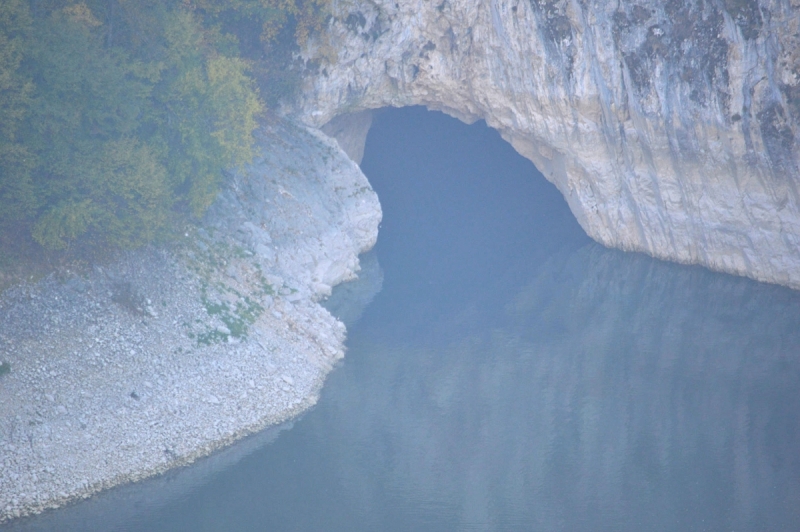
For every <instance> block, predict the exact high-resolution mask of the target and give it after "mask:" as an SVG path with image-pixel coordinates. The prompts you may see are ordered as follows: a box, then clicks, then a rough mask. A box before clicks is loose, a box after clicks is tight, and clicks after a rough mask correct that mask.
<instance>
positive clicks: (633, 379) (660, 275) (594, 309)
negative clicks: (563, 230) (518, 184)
mask: <svg viewBox="0 0 800 532" xmlns="http://www.w3.org/2000/svg"><path fill="white" fill-rule="evenodd" d="M506 311H507V320H508V321H507V324H506V325H505V326H502V327H492V328H480V327H479V325H478V324H475V327H474V329H473V334H471V335H469V336H468V337H466V338H452V339H451V343H450V344H449V345H447V346H446V347H445V348H443V349H426V348H424V347H419V346H416V345H414V344H413V343H411V344H409V345H398V344H392V345H386V344H385V343H383V342H382V341H381V339H380V338H379V337H375V336H374V335H372V334H370V333H369V332H367V331H364V332H363V333H361V334H358V335H354V338H353V343H354V346H353V348H352V351H355V352H358V355H357V356H358V360H357V362H356V363H354V364H353V366H356V367H351V366H349V365H348V366H346V367H344V368H342V370H341V372H340V374H339V375H337V377H338V378H339V379H341V380H342V381H344V382H339V383H337V386H335V387H331V389H330V392H331V393H330V397H329V398H328V402H327V404H326V410H328V411H329V412H330V413H329V415H326V416H324V417H323V416H316V417H314V418H313V420H312V419H309V421H310V422H311V423H312V424H313V425H314V427H315V430H316V431H317V432H318V433H319V434H327V435H328V436H329V437H330V435H332V434H336V437H335V438H334V441H335V442H336V443H335V447H337V448H342V449H353V450H357V451H353V452H345V453H341V454H340V455H339V460H338V461H337V465H338V472H337V475H338V476H339V477H340V478H343V479H346V485H348V486H350V485H357V486H362V489H363V490H364V491H365V492H368V493H376V492H381V491H384V492H388V493H392V495H393V496H394V497H396V498H398V499H400V500H405V501H409V502H410V504H409V505H410V506H412V507H413V506H415V504H414V503H413V502H411V501H426V503H427V504H428V505H431V506H433V507H436V508H449V510H450V513H451V514H452V516H451V519H452V521H451V524H455V525H456V527H457V528H458V529H470V528H474V529H476V530H487V529H488V530H509V529H515V528H519V529H532V528H535V529H537V530H670V531H673V530H674V531H677V530H728V531H729V530H792V529H797V527H798V524H800V456H799V455H798V453H797V452H796V451H797V449H798V448H800V421H799V419H800V418H799V417H798V412H800V364H799V363H798V353H800V327H799V326H800V298H798V295H797V294H796V293H794V292H791V291H789V290H785V289H781V288H778V287H772V286H765V285H759V284H757V283H754V282H751V281H748V280H745V279H740V278H734V277H730V276H723V275H716V274H712V273H710V272H707V271H704V270H702V269H699V268H688V267H683V266H677V265H671V264H665V263H661V262H658V261H655V260H652V259H649V258H646V257H643V256H638V255H626V254H623V253H620V252H615V251H610V250H606V249H604V248H601V247H599V246H597V245H593V244H592V245H589V246H586V247H584V248H582V249H580V250H578V251H577V252H571V253H565V254H560V255H557V256H555V257H553V258H551V259H550V260H549V261H548V262H547V263H546V264H545V265H544V266H543V267H541V269H539V270H538V272H537V273H536V275H535V276H534V277H533V279H532V280H531V282H530V283H528V284H527V285H526V286H525V287H524V288H523V289H522V290H521V291H520V292H519V293H518V294H517V295H516V296H515V297H514V298H513V300H511V301H510V302H509V304H508V305H507V308H506ZM351 358H354V354H353V355H351ZM363 374H368V375H369V376H370V378H369V379H368V380H366V381H365V380H364V379H363V378H362V375H363ZM347 381H350V382H347ZM376 469H378V470H380V471H382V474H381V475H380V476H376V475H375V470H376ZM364 486H369V487H366V488H365V487H364ZM387 504H389V503H388V502H387ZM367 507H371V505H367ZM378 511H379V512H381V511H385V510H378ZM443 528H446V527H443Z"/></svg>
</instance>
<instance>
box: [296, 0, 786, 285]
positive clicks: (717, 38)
mask: <svg viewBox="0 0 800 532" xmlns="http://www.w3.org/2000/svg"><path fill="white" fill-rule="evenodd" d="M799 35H800V0H641V1H640V2H638V3H634V2H632V1H629V0H626V1H623V2H609V3H606V2H586V1H585V0H528V1H525V0H508V1H502V2H501V1H499V0H432V1H428V0H403V1H397V2H395V1H394V0H392V1H389V0H350V1H344V0H339V1H336V2H334V18H333V20H332V21H331V24H330V28H329V33H328V34H327V35H326V36H324V37H322V38H321V39H320V42H322V41H325V42H324V46H323V45H320V44H319V43H317V44H318V45H319V46H317V47H315V46H314V45H312V46H311V47H310V48H309V49H308V50H307V51H306V58H307V61H308V65H309V66H310V67H312V68H311V71H312V72H313V74H311V75H309V77H308V78H307V80H306V83H307V86H306V91H305V95H304V97H303V98H304V99H303V100H302V101H301V102H300V103H299V104H298V107H297V108H296V109H295V112H296V114H298V115H299V116H300V117H301V118H302V119H303V120H304V121H305V122H307V123H309V124H312V125H316V126H322V125H324V124H327V123H328V122H330V121H331V120H332V119H334V118H336V117H337V116H340V115H346V114H351V113H354V112H358V111H363V110H368V109H375V108H380V107H384V106H405V105H425V106H427V107H428V108H430V109H438V110H442V111H444V112H446V113H449V114H451V115H453V116H456V117H458V118H460V119H462V120H464V121H466V122H472V121H475V120H478V119H485V120H486V122H487V123H488V124H489V125H490V126H492V127H494V128H496V129H497V130H499V131H500V133H501V134H502V135H503V137H504V138H505V139H507V140H508V141H509V142H510V143H511V144H512V145H513V146H514V147H515V148H516V149H517V151H519V152H520V153H521V154H522V155H524V156H525V157H527V158H529V159H530V160H532V161H533V162H534V163H535V164H536V165H537V167H538V168H539V169H540V170H541V171H542V172H543V173H544V174H545V176H546V177H547V178H548V179H550V180H551V181H552V182H553V183H555V184H556V186H557V187H558V188H559V189H560V190H561V192H562V193H563V194H564V196H565V197H566V198H567V201H568V202H569V205H570V207H571V209H572V211H573V213H574V214H575V216H576V217H577V219H578V220H579V222H580V223H581V225H582V226H583V228H584V229H585V230H586V232H587V233H588V234H589V235H590V236H591V237H593V238H594V239H596V240H597V241H598V242H601V243H603V244H605V245H607V246H611V247H617V248H621V249H625V250H636V251H643V252H646V253H649V254H651V255H653V256H656V257H660V258H664V259H669V260H673V261H678V262H685V263H697V264H702V265H705V266H707V267H709V268H711V269H715V270H720V271H725V272H730V273H735V274H740V275H747V276H749V277H753V278H755V279H759V280H763V281H769V282H775V283H781V284H786V285H789V286H793V287H795V288H800V199H799V198H798V186H799V185H800V182H799V176H798V167H800V153H799V152H800V150H799V149H798V144H799V142H798V141H799V138H800V137H799V135H800V133H799V131H800V130H798V124H800V37H799ZM331 47H332V48H333V49H335V50H337V51H338V59H337V60H336V61H335V62H334V63H333V64H332V63H331V62H330V61H326V60H323V59H320V58H321V57H323V56H325V55H329V53H328V52H325V53H323V50H328V51H329V50H330V49H331ZM353 122H354V123H355V124H356V125H355V126H353V127H354V128H355V129H356V130H358V131H356V132H355V134H354V137H355V138H359V137H361V138H363V131H362V130H364V131H365V129H364V124H365V123H366V124H367V125H366V127H368V122H365V120H364V119H359V120H354V121H353ZM343 123H345V122H343V121H342V120H341V119H339V121H338V122H334V123H333V125H331V126H329V128H330V129H331V130H334V132H337V131H336V130H337V129H338V130H339V131H338V132H339V133H341V131H340V130H341V129H342V128H341V124H343ZM359 128H361V129H359ZM351 136H353V135H351ZM350 140H351V142H352V138H351V139H350ZM348 151H349V152H354V153H358V149H357V148H352V147H351V148H350V149H349V150H348Z"/></svg>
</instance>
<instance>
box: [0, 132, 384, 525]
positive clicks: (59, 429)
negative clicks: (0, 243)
mask: <svg viewBox="0 0 800 532" xmlns="http://www.w3.org/2000/svg"><path fill="white" fill-rule="evenodd" d="M259 142H260V146H261V156H260V157H259V158H258V159H257V160H256V161H255V162H254V163H253V164H252V165H251V166H250V167H248V168H247V169H246V170H244V171H241V172H237V173H234V174H232V175H230V176H229V178H228V181H227V183H226V186H225V189H224V191H223V193H222V194H221V195H220V197H219V198H218V200H217V202H216V203H215V204H214V205H213V206H212V208H211V209H210V210H209V213H208V215H207V216H206V219H205V220H204V221H203V222H202V223H201V224H199V225H197V226H191V227H187V229H186V231H185V233H184V237H183V239H182V240H181V241H179V242H175V243H172V244H170V245H169V246H165V247H164V246H162V247H159V248H155V247H151V248H146V249H141V250H136V251H133V252H128V253H125V254H123V255H121V256H120V257H118V258H117V259H116V260H114V261H111V262H110V263H108V264H103V265H97V266H94V267H93V269H92V270H91V271H88V272H81V273H75V272H70V271H58V272H55V273H53V274H51V275H50V276H48V277H46V278H45V279H42V280H39V281H38V282H35V283H29V284H24V285H18V286H15V287H13V288H10V289H8V290H6V291H5V292H4V293H3V294H0V361H2V362H5V363H7V364H8V366H7V367H9V368H10V371H8V372H6V373H5V374H4V375H2V376H0V522H5V521H8V520H10V519H13V518H16V517H20V516H23V515H28V514H32V513H37V512H40V511H42V510H45V509H47V508H54V507H58V506H61V505H64V504H66V503H69V502H71V501H75V500H78V499H81V498H86V497H89V496H90V495H92V494H94V493H97V492H98V491H100V490H103V489H106V488H109V487H111V486H115V485H119V484H122V483H126V482H130V481H134V480H139V479H142V478H145V477H149V476H153V475H155V474H158V473H161V472H164V471H166V470H168V469H172V468H175V467H178V466H181V465H185V464H188V463H190V462H192V461H193V460H195V459H197V458H199V457H201V456H205V455H208V454H209V453H211V452H212V451H214V450H216V449H219V448H221V447H223V446H225V445H227V444H229V443H231V442H233V441H235V440H237V439H240V438H242V437H244V436H246V435H248V434H252V433H254V432H256V431H259V430H261V429H263V428H264V427H267V426H270V425H274V424H277V423H280V422H282V421H285V420H287V419H290V418H292V417H293V416H295V415H297V414H298V413H300V412H302V411H304V410H306V409H308V408H309V407H311V406H312V405H314V404H315V402H316V400H317V398H318V395H319V390H320V388H321V386H322V383H323V381H324V379H325V376H326V375H327V373H328V372H329V371H330V369H331V368H332V367H333V365H334V364H335V362H336V361H337V360H338V359H340V358H341V357H342V356H343V354H344V350H343V341H344V335H345V327H344V325H343V324H342V323H341V322H339V321H337V320H336V319H335V318H334V317H333V316H331V314H330V313H329V312H328V311H327V310H325V309H324V308H323V307H322V306H320V304H319V301H320V299H322V298H324V297H326V296H327V295H329V294H330V290H331V287H332V286H334V285H335V284H338V283H340V282H342V281H346V280H349V279H352V278H354V277H355V276H356V275H357V273H356V272H357V271H358V269H359V265H358V254H359V253H362V252H364V251H366V250H368V249H370V248H371V247H372V246H373V245H374V243H375V240H376V238H377V229H378V223H379V222H380V218H381V211H380V206H379V204H378V200H377V197H376V195H375V193H374V192H373V191H372V189H371V187H370V186H369V183H368V182H367V180H366V178H365V177H364V176H363V174H362V173H361V171H360V170H359V168H358V166H357V165H356V164H355V163H354V162H353V161H351V160H350V159H349V158H348V157H347V155H345V154H344V152H342V150H341V149H340V148H339V147H338V145H337V144H336V142H335V141H333V140H331V139H329V138H328V137H326V136H325V135H323V134H322V133H320V132H318V131H316V130H313V129H306V128H303V127H299V126H296V125H293V124H291V123H288V122H284V121H278V120H274V121H271V123H269V124H266V125H265V126H264V127H263V128H262V130H261V131H260V133H259Z"/></svg>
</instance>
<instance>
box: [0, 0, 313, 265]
mask: <svg viewBox="0 0 800 532" xmlns="http://www.w3.org/2000/svg"><path fill="white" fill-rule="evenodd" d="M326 2H327V0H306V1H303V0H221V1H214V0H195V1H191V0H184V1H178V0H172V1H169V0H168V1H157V0H86V1H80V2H76V1H71V0H4V2H2V4H0V231H9V230H11V229H14V230H15V231H17V232H19V230H20V228H22V233H23V234H27V235H29V236H30V237H32V238H33V239H34V240H35V241H36V242H38V243H39V244H41V245H42V246H44V247H46V248H50V249H64V248H66V247H67V246H69V245H70V244H71V243H72V242H74V241H76V240H81V239H83V240H91V241H93V242H102V243H105V244H110V245H113V246H116V247H122V248H130V247H135V246H139V245H141V244H144V243H147V242H150V241H152V240H154V239H156V238H158V237H159V236H160V235H166V234H168V233H169V231H170V227H174V226H175V225H176V222H177V221H178V220H180V219H181V217H186V216H201V215H202V214H203V212H204V211H205V210H206V208H207V207H208V206H209V205H210V204H211V202H212V201H213V199H214V198H215V196H216V194H217V191H218V189H219V186H220V183H221V179H222V171H223V170H224V169H227V168H235V167H239V166H242V165H244V164H246V163H248V162H249V161H251V160H252V158H253V155H254V152H253V150H254V144H253V142H254V139H253V131H254V130H255V128H256V124H257V120H258V117H259V115H260V114H262V113H263V112H264V110H265V107H266V104H265V103H264V99H263V98H262V96H261V94H263V93H271V92H273V91H274V90H275V89H274V87H271V86H270V83H271V80H270V77H272V78H274V84H275V85H281V84H283V86H284V87H285V85H286V83H287V81H286V79H287V78H286V73H285V71H286V69H276V68H275V66H276V65H277V64H278V63H277V62H276V61H287V60H288V57H289V55H290V54H289V52H287V50H291V47H292V46H297V43H298V42H299V43H302V42H303V41H304V40H305V39H307V38H308V35H309V33H310V32H313V31H316V30H318V29H319V28H321V25H322V24H323V23H324V21H325V17H326V16H327V15H326V13H327V11H326V7H325V5H326ZM287 36H288V37H289V40H288V41H287ZM287 42H288V44H287ZM281 58H282V59H281ZM278 70H283V72H282V73H281V72H278ZM256 78H258V82H257V81H256ZM282 90H283V89H282ZM268 101H270V102H271V103H273V102H274V99H269V98H268Z"/></svg>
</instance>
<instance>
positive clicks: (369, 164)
mask: <svg viewBox="0 0 800 532" xmlns="http://www.w3.org/2000/svg"><path fill="white" fill-rule="evenodd" d="M367 127H369V124H367ZM349 148H350V149H351V150H352V148H353V146H350V147H349ZM361 168H362V170H363V172H364V174H365V175H366V176H367V178H368V179H369V181H370V183H371V184H372V186H373V188H374V189H375V191H376V192H377V194H378V198H379V199H380V202H381V206H382V208H383V216H384V217H383V222H382V224H381V229H380V231H379V235H378V243H377V245H376V251H375V252H376V253H377V255H378V258H379V260H380V263H381V265H382V266H383V269H384V273H385V277H386V282H385V283H384V287H385V290H389V291H392V290H394V291H395V292H396V293H392V294H384V295H383V297H382V298H381V299H384V300H391V301H392V302H393V304H398V303H400V304H402V302H404V301H407V302H408V304H409V305H413V306H414V308H413V309H410V308H409V309H406V310H407V311H408V315H409V319H411V318H413V319H411V321H415V322H416V321H417V320H418V319H421V320H423V321H426V320H427V319H428V318H430V315H431V314H435V313H437V312H439V311H440V310H441V308H440V306H441V304H442V303H443V302H446V303H447V304H448V305H456V306H463V307H467V306H470V305H473V306H477V307H480V308H482V309H485V310H486V311H487V312H491V309H492V308H493V307H495V306H496V305H494V304H492V302H494V303H496V304H501V303H500V302H501V301H507V297H508V295H509V293H510V292H511V291H513V290H515V289H516V288H517V284H518V282H519V281H520V279H521V278H523V277H526V275H528V274H529V272H525V271H521V269H523V270H524V269H529V268H530V269H533V268H535V267H536V265H537V264H539V263H542V261H544V260H546V259H547V257H549V256H551V255H552V254H553V253H555V252H557V251H558V250H560V249H563V248H564V247H570V248H573V249H574V248H575V247H578V246H582V245H585V244H586V243H588V242H589V241H590V240H589V238H588V237H587V236H586V234H585V233H584V231H583V229H582V228H581V227H580V225H579V224H578V222H577V221H576V220H575V217H574V216H573V215H572V213H571V212H570V209H569V207H568V205H567V202H566V201H565V200H564V198H563V196H562V195H561V193H560V192H559V191H558V190H557V189H556V187H555V186H554V185H553V184H551V183H550V182H548V181H547V180H546V179H545V178H544V176H542V174H541V173H540V172H539V171H538V170H537V169H536V167H535V166H534V165H533V163H531V162H530V161H529V160H527V159H525V158H524V157H522V156H521V155H519V154H518V153H517V152H516V151H515V150H514V149H513V148H512V147H511V146H510V145H509V144H508V143H507V142H505V141H504V140H503V139H502V138H501V137H500V135H499V133H498V132H497V131H495V130H493V129H491V128H489V127H488V126H487V125H486V124H485V123H484V122H483V121H479V122H476V123H474V124H472V125H467V124H464V123H463V122H461V121H459V120H457V119H455V118H452V117H449V116H447V115H445V114H443V113H440V112H435V111H427V110H426V109H425V108H422V107H406V108H399V109H396V108H391V109H382V110H380V111H377V112H375V113H374V115H373V117H372V125H371V128H370V129H369V134H368V136H367V139H366V147H365V148H364V152H363V160H362V161H361ZM420 293H422V294H426V297H422V298H421V297H419V295H420ZM420 306H422V307H421V308H420ZM437 309H438V310H437ZM404 314H405V313H404Z"/></svg>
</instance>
